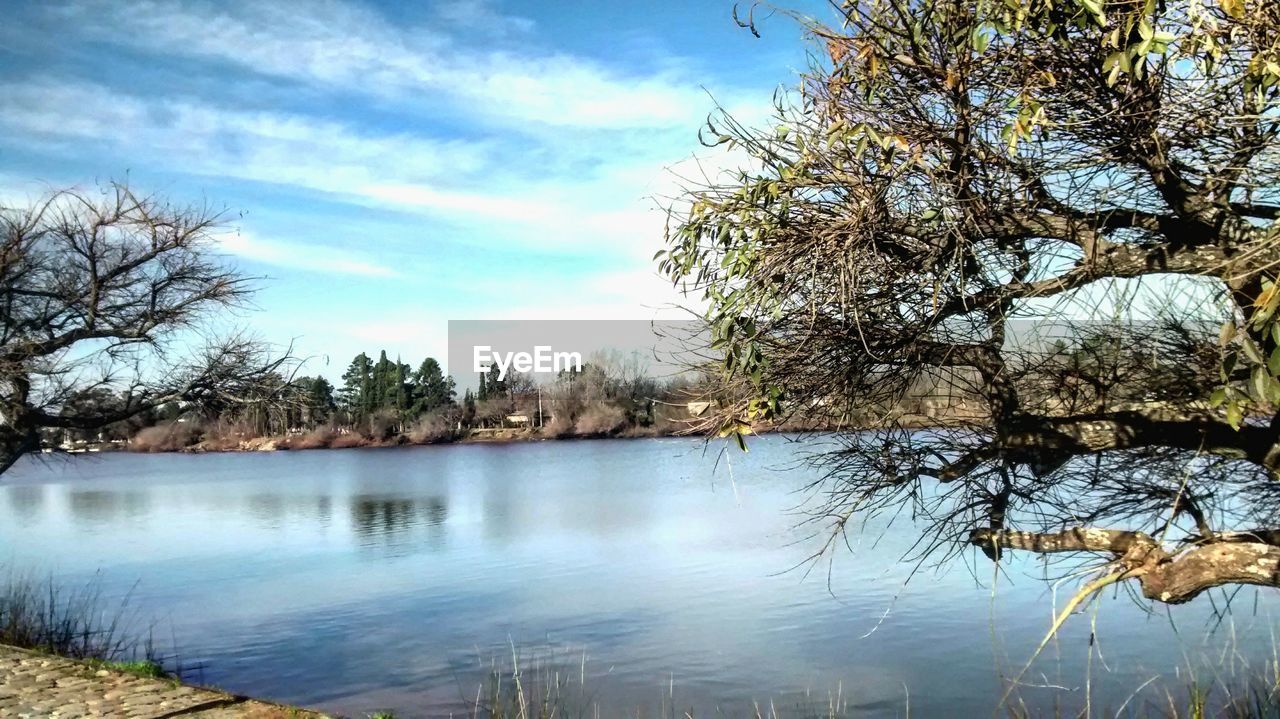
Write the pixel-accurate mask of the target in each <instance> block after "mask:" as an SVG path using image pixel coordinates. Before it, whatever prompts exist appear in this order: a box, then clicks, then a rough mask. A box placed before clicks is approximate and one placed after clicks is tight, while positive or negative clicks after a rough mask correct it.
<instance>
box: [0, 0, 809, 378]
mask: <svg viewBox="0 0 1280 719" xmlns="http://www.w3.org/2000/svg"><path fill="white" fill-rule="evenodd" d="M7 5H9V4H8V3H7ZM800 7H804V6H803V5H801V6H800ZM731 11H732V3H731V2H730V1H729V0H692V1H690V2H654V3H612V2H598V1H588V0H566V1H563V2H549V1H543V2H527V3H506V4H502V3H499V2H498V1H497V0H493V1H487V0H444V1H441V2H434V3H431V2H424V3H403V4H401V3H388V4H383V5H376V4H371V3H366V2H360V1H358V0H317V1H316V2H301V1H300V0H282V1H278V2H250V1H247V0H230V2H197V1H192V0H155V1H152V2H128V3H122V2H114V1H108V0H71V1H70V2H58V1H57V0H55V1H54V2H31V3H29V4H21V3H20V4H19V5H18V6H17V7H8V8H7V11H6V15H7V18H6V22H5V23H4V24H3V25H2V26H0V158H2V161H0V197H3V198H4V199H5V200H6V202H12V201H22V200H23V199H24V198H29V197H34V196H37V195H39V194H40V193H41V192H43V191H46V190H47V189H49V188H51V187H60V186H67V185H78V186H80V187H82V188H92V187H93V185H94V183H95V182H101V181H104V180H109V179H123V178H127V179H128V181H129V182H130V183H131V184H132V185H134V186H135V187H138V188H141V189H143V190H146V191H154V192H159V193H163V194H165V195H167V196H169V197H171V198H173V199H175V200H180V201H209V202H211V203H214V204H215V205H217V206H219V207H222V206H225V207H226V208H228V210H229V214H228V217H229V220H230V223H229V232H228V233H227V234H226V235H225V236H224V237H223V239H222V244H221V247H222V248H223V250H224V251H225V252H227V253H228V254H229V255H231V256H233V258H234V261H235V262H236V263H237V264H238V265H239V266H241V267H242V268H243V269H244V270H245V271H246V272H248V273H251V274H253V275H256V276H262V277H264V278H266V279H264V281H263V282H262V286H263V290H262V292H261V294H260V295H259V297H258V305H259V308H260V311H259V312H257V313H255V314H254V315H252V316H250V317H246V318H244V321H245V322H246V323H248V324H250V325H251V326H252V327H254V328H255V329H256V330H257V331H258V333H259V334H262V335H264V336H266V337H268V338H270V339H272V340H275V341H287V340H290V339H296V340H297V342H298V348H299V350H300V351H301V352H302V353H303V354H306V355H315V356H317V357H319V358H320V360H319V362H320V363H321V364H323V362H324V359H323V358H324V357H325V356H326V355H327V356H330V357H331V363H332V365H334V366H331V367H329V368H328V369H323V368H317V369H322V371H324V372H325V373H326V374H334V373H335V372H336V373H341V367H342V366H345V364H346V363H347V361H348V360H349V358H350V357H351V356H352V355H353V354H354V353H355V352H357V351H360V350H362V349H365V350H369V351H370V352H376V351H377V350H378V349H384V348H385V349H387V350H388V352H389V354H392V355H396V354H399V355H402V356H403V357H404V358H405V360H406V361H412V362H415V363H416V361H417V360H418V358H420V357H421V356H422V355H423V354H424V353H428V352H430V353H432V354H435V355H437V356H441V357H443V356H444V354H445V352H444V337H445V333H446V323H447V321H448V320H450V319H478V318H491V319H496V318H548V319H563V318H571V317H590V318H614V317H619V318H621V317H626V318H636V319H644V318H651V317H653V316H655V314H657V313H659V312H660V309H661V308H662V307H663V306H665V305H667V304H669V303H671V302H674V301H676V300H677V299H678V298H677V297H676V296H675V295H674V294H673V292H672V291H671V290H670V288H669V287H667V286H666V284H665V283H664V282H662V281H661V280H660V279H659V278H657V276H656V275H655V274H654V272H653V269H652V267H653V266H652V263H651V262H650V258H651V257H652V255H653V253H654V252H655V251H656V250H657V249H658V248H659V247H660V246H661V236H662V226H663V224H664V215H663V214H662V212H661V211H660V210H659V204H660V203H659V201H656V200H655V197H656V198H661V197H665V196H670V195H671V194H672V193H673V192H674V191H675V189H676V188H677V187H678V184H679V180H678V178H679V177H696V176H697V175H698V173H699V169H698V168H699V167H710V168H715V167H722V166H724V165H725V164H731V160H726V158H723V157H718V156H717V153H716V152H715V151H710V150H705V149H703V148H700V147H699V145H698V143H697V130H698V128H699V126H700V125H701V123H702V122H703V120H704V119H705V118H706V116H707V114H708V113H709V112H711V111H712V110H713V109H714V107H715V105H716V104H717V103H718V104H720V105H721V106H723V107H725V108H727V109H728V110H730V111H731V112H733V113H735V114H736V115H739V116H742V117H746V118H753V117H760V116H763V114H764V113H765V112H766V111H767V108H768V106H769V102H770V98H771V94H772V92H773V90H774V88H775V87H777V86H778V85H780V84H788V83H790V82H792V81H793V79H794V76H795V73H796V72H797V71H798V70H799V69H800V68H801V67H802V66H803V65H804V63H805V55H804V52H805V50H804V46H803V43H802V40H801V35H800V29H799V28H798V26H797V25H796V24H795V23H793V22H791V21H788V20H785V19H782V18H775V19H773V20H770V21H768V22H767V23H766V24H765V26H764V33H763V35H764V37H763V38H760V39H757V38H755V37H752V36H751V34H750V33H747V32H746V31H743V30H741V29H739V28H737V27H736V26H735V24H734V22H733V20H732V17H731Z"/></svg>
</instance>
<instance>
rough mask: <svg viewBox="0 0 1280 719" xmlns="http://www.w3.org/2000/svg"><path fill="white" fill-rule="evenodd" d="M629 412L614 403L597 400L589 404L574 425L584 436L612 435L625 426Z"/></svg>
mask: <svg viewBox="0 0 1280 719" xmlns="http://www.w3.org/2000/svg"><path fill="white" fill-rule="evenodd" d="M626 424H627V413H626V412H624V411H622V408H620V407H617V406H614V405H612V404H605V403H603V402H597V403H593V404H591V405H589V406H588V407H587V408H586V410H585V411H583V413H582V414H581V415H579V416H578V421H577V423H576V424H575V425H574V428H575V429H576V430H577V432H578V434H580V435H583V436H598V435H610V434H614V433H616V432H617V431H618V430H620V429H622V428H623V427H625V426H626Z"/></svg>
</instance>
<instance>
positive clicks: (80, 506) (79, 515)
mask: <svg viewBox="0 0 1280 719" xmlns="http://www.w3.org/2000/svg"><path fill="white" fill-rule="evenodd" d="M68 506H69V507H70V508H71V516H72V517H73V518H74V519H75V520H76V521H78V522H86V523H112V524H115V523H119V522H134V521H138V520H141V519H144V518H146V517H147V516H148V515H149V514H150V512H151V497H150V495H149V494H147V493H145V492H140V491H126V492H121V491H111V490H76V491H72V492H71V495H70V497H69V503H68Z"/></svg>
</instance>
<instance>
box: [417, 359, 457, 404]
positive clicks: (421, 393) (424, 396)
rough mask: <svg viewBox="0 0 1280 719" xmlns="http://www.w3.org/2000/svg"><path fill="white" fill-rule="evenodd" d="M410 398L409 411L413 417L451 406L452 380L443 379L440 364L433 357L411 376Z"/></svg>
mask: <svg viewBox="0 0 1280 719" xmlns="http://www.w3.org/2000/svg"><path fill="white" fill-rule="evenodd" d="M412 396H413V405H412V410H411V411H412V413H413V414H415V415H421V414H424V413H426V412H430V411H432V410H434V409H438V408H440V407H445V406H448V405H451V404H453V398H454V382H453V378H452V377H445V375H444V370H442V369H441V368H440V363H439V362H437V361H436V360H435V358H434V357H428V358H426V359H425V360H423V361H422V364H421V365H420V366H419V367H418V371H417V372H415V373H414V374H413V387H412Z"/></svg>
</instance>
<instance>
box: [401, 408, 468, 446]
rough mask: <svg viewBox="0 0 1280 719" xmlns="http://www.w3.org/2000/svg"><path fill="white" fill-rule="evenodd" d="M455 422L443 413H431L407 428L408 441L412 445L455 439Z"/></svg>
mask: <svg viewBox="0 0 1280 719" xmlns="http://www.w3.org/2000/svg"><path fill="white" fill-rule="evenodd" d="M455 426H456V423H455V421H454V420H453V419H452V418H451V417H449V416H447V415H445V414H443V413H431V414H428V415H424V416H422V417H419V418H418V421H416V422H414V423H413V426H412V427H410V428H409V432H408V437H409V441H410V442H412V443H414V444H436V443H438V442H452V441H453V440H454V439H457V431H456V430H455V429H454V427H455Z"/></svg>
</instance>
